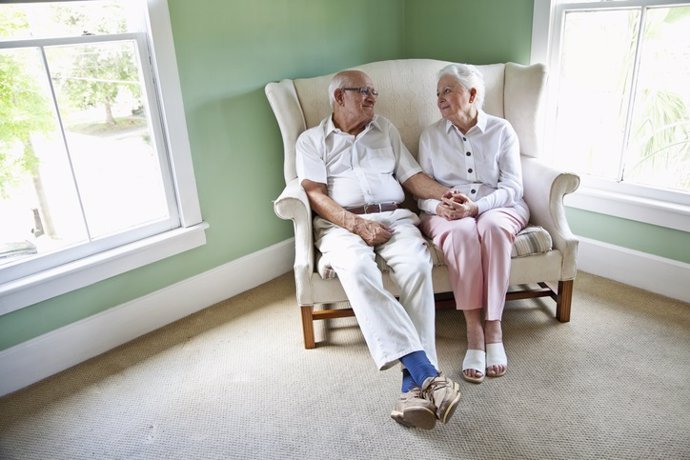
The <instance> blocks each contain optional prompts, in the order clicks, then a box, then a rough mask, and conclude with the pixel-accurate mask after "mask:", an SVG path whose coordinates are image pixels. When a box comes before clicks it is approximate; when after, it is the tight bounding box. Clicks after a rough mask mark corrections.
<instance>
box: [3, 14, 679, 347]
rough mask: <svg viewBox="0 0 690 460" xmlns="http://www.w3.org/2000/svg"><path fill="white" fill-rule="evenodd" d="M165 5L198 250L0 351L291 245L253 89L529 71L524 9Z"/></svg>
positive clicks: (666, 240) (9, 318)
mask: <svg viewBox="0 0 690 460" xmlns="http://www.w3.org/2000/svg"><path fill="white" fill-rule="evenodd" d="M168 3H169V6H170V15H171V21H172V29H173V36H174V41H175V47H176V53H177V60H178V66H179V71H180V79H181V85H182V95H183V99H184V104H185V115H186V118H187V123H188V128H189V137H190V144H191V149H192V156H193V162H194V168H195V174H196V179H197V184H198V190H199V199H200V202H201V209H202V214H203V217H204V220H206V221H207V222H208V223H209V224H210V228H209V229H208V231H207V240H208V243H207V244H206V245H205V246H203V247H200V248H197V249H193V250H191V251H188V252H186V253H184V254H180V255H177V256H175V257H171V258H169V259H166V260H164V261H160V262H157V263H154V264H151V265H148V266H146V267H142V268H139V269H137V270H133V271H131V272H128V273H125V274H122V275H119V276H116V277H113V278H110V279H108V280H105V281H102V282H100V283H97V284H95V285H93V286H89V287H87V288H84V289H80V290H78V291H75V292H72V293H69V294H65V295H62V296H58V297H56V298H54V299H51V300H47V301H45V302H41V303H38V304H36V305H32V306H30V307H26V308H23V309H21V310H18V311H15V312H13V313H10V314H7V315H4V316H1V317H0V350H2V349H5V348H8V347H10V346H13V345H16V344H18V343H21V342H23V341H26V340H29V339H32V338H34V337H37V336H39V335H41V334H43V333H46V332H49V331H51V330H54V329H57V328H59V327H61V326H64V325H67V324H70V323H72V322H75V321H78V320H80V319H83V318H86V317H88V316H90V315H93V314H96V313H99V312H102V311H104V310H107V309H108V308H111V307H113V306H116V305H120V304H122V303H125V302H127V301H130V300H132V299H136V298H138V297H141V296H144V295H146V294H148V293H151V292H153V291H156V290H158V289H161V288H164V287H165V286H168V285H171V284H174V283H176V282H178V281H181V280H184V279H186V278H189V277H192V276H194V275H197V274H200V273H203V272H206V271H208V270H210V269H212V268H214V267H217V266H220V265H223V264H225V263H228V262H231V261H233V260H235V259H238V258H239V257H241V256H244V255H246V254H250V253H253V252H256V251H258V250H260V249H262V248H265V247H268V246H270V245H272V244H275V243H278V242H280V241H283V240H285V239H287V238H290V237H291V236H292V227H291V224H290V223H289V222H284V221H282V220H280V219H278V218H277V217H276V216H275V215H274V214H273V210H272V207H271V201H272V200H273V199H274V198H275V197H276V196H277V195H278V194H279V193H280V191H281V190H282V186H283V175H282V167H283V166H282V165H283V159H282V156H283V148H282V142H281V138H280V134H279V131H278V126H277V123H276V121H275V118H274V117H273V114H272V112H271V111H270V108H269V106H268V102H267V101H266V98H265V96H264V93H263V87H264V85H265V84H266V83H267V82H269V81H275V80H280V79H282V78H296V77H309V76H315V75H321V74H324V73H330V72H334V71H336V70H339V69H342V68H345V67H349V66H353V65H357V64H362V63H366V62H371V61H376V60H382V59H396V58H405V57H409V58H412V57H429V58H436V59H444V60H456V61H463V62H473V63H476V64H486V63H494V62H504V61H513V62H519V63H527V62H528V61H529V54H530V46H531V44H530V40H531V34H532V31H531V28H532V0H484V1H481V2H480V1H475V0H375V1H368V0H350V1H348V2H338V1H334V0H230V1H228V0H196V1H190V0H168ZM568 212H569V217H570V218H571V220H572V228H573V231H574V232H575V233H577V234H581V235H583V236H586V237H588V238H599V239H601V240H603V241H607V242H610V243H612V244H618V245H622V246H626V247H632V248H634V249H639V250H641V251H648V252H650V253H653V254H657V255H661V256H664V257H670V258H675V259H677V260H685V261H688V259H689V258H690V257H688V254H687V248H689V247H690V238H689V236H688V234H687V233H684V232H674V231H668V230H666V229H660V228H657V227H654V226H648V225H645V224H638V223H635V222H630V221H624V220H622V219H615V218H611V217H608V216H601V215H598V214H593V213H586V212H583V211H578V210H569V211H568ZM604 229H608V230H604ZM678 247H680V248H686V250H685V254H684V255H682V250H681V251H678V250H677V248H678ZM679 257H681V258H679ZM134 320H135V319H133V321H134Z"/></svg>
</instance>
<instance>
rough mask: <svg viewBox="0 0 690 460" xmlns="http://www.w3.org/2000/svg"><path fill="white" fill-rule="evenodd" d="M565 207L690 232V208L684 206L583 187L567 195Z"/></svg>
mask: <svg viewBox="0 0 690 460" xmlns="http://www.w3.org/2000/svg"><path fill="white" fill-rule="evenodd" d="M565 204H566V206H568V207H571V208H577V209H582V210H585V211H592V212H596V213H599V214H606V215H610V216H615V217H621V218H623V219H629V220H634V221H637V222H644V223H646V224H651V225H657V226H659V227H665V228H672V229H675V230H681V231H684V232H690V206H688V205H684V204H677V203H669V202H665V201H659V200H654V199H649V198H641V197H638V196H631V195H628V194H623V193H620V192H615V191H608V190H601V189H597V188H592V187H586V186H585V187H581V188H580V189H579V190H578V191H576V192H575V193H573V194H571V195H568V197H567V199H566V203H565Z"/></svg>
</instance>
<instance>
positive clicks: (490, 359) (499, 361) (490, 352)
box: [486, 342, 508, 377]
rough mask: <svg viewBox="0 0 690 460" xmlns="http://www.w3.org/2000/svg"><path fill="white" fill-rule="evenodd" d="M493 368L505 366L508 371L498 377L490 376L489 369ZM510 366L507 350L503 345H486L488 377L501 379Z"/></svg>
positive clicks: (500, 343)
mask: <svg viewBox="0 0 690 460" xmlns="http://www.w3.org/2000/svg"><path fill="white" fill-rule="evenodd" d="M491 366H504V367H506V369H505V370H504V371H503V372H501V373H499V374H496V375H490V374H489V372H488V371H489V368H490V367H491ZM507 366H508V357H507V356H506V350H505V348H503V343H502V342H499V343H487V344H486V371H487V372H486V375H488V376H489V377H501V376H503V375H505V373H506V370H507Z"/></svg>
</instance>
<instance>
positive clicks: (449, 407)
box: [422, 375, 460, 423]
mask: <svg viewBox="0 0 690 460" xmlns="http://www.w3.org/2000/svg"><path fill="white" fill-rule="evenodd" d="M422 396H423V397H424V399H426V400H428V401H430V402H431V403H432V404H433V405H434V407H435V408H436V418H438V419H439V420H440V421H441V422H442V423H447V422H448V420H450V418H451V417H452V416H453V413H454V412H455V408H456V407H457V405H458V402H459V401H460V385H458V384H457V383H455V382H453V381H452V380H451V379H449V378H448V377H444V376H443V375H439V376H438V377H429V378H427V379H426V380H425V381H424V383H423V384H422Z"/></svg>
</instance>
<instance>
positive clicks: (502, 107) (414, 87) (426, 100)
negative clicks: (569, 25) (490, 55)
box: [266, 59, 546, 183]
mask: <svg viewBox="0 0 690 460" xmlns="http://www.w3.org/2000/svg"><path fill="white" fill-rule="evenodd" d="M448 64H450V62H448V61H438V60H433V59H400V60H390V61H380V62H372V63H369V64H364V65H361V66H357V67H354V68H355V69H359V70H362V71H364V72H366V73H367V74H368V75H369V76H370V77H371V79H372V80H373V82H374V86H375V87H376V89H377V90H378V91H379V97H378V98H377V102H376V113H378V114H380V115H383V116H384V117H386V118H388V119H389V120H391V121H392V122H393V124H394V125H395V126H396V127H397V128H398V130H399V131H400V135H401V137H402V140H403V142H404V143H405V145H406V146H407V148H408V149H409V150H410V152H412V154H413V155H414V156H415V157H416V156H417V150H418V141H419V135H420V134H421V132H422V131H423V130H424V128H425V127H427V126H428V125H430V124H431V123H433V122H435V121H436V120H438V119H439V118H440V114H439V112H438V108H437V107H436V82H437V74H438V71H439V70H441V69H442V68H443V67H444V66H446V65H448ZM477 68H478V69H479V71H480V72H481V73H482V75H483V76H484V83H485V86H486V94H485V96H484V110H485V111H486V112H487V113H490V114H492V115H496V116H499V117H503V118H505V119H507V120H508V121H510V123H511V124H512V125H513V127H514V128H515V131H516V132H517V134H518V137H519V139H520V148H521V153H522V155H525V156H530V157H536V156H538V155H539V142H538V139H539V137H538V136H537V130H538V128H539V126H540V110H539V109H540V106H541V102H542V100H543V95H544V86H545V82H546V68H545V66H544V65H542V64H535V65H531V66H523V65H519V64H514V63H506V64H491V65H483V66H477ZM333 75H334V74H329V75H323V76H320V77H314V78H303V79H296V80H283V81H281V82H278V83H269V84H267V85H266V96H267V97H268V100H269V103H270V105H271V108H272V109H273V112H274V114H275V116H276V120H277V121H278V125H279V127H280V130H281V135H282V137H283V144H284V150H285V158H284V161H285V163H284V175H285V182H286V183H287V182H289V181H290V180H292V179H294V178H295V177H296V176H297V174H296V170H295V142H296V141H297V137H298V136H299V135H300V134H301V133H302V131H304V130H305V129H307V128H311V127H312V126H316V125H318V124H319V122H320V121H321V120H322V119H323V118H325V117H326V116H328V115H329V114H330V113H331V109H330V106H329V103H328V84H329V83H330V80H331V78H332V77H333Z"/></svg>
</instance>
